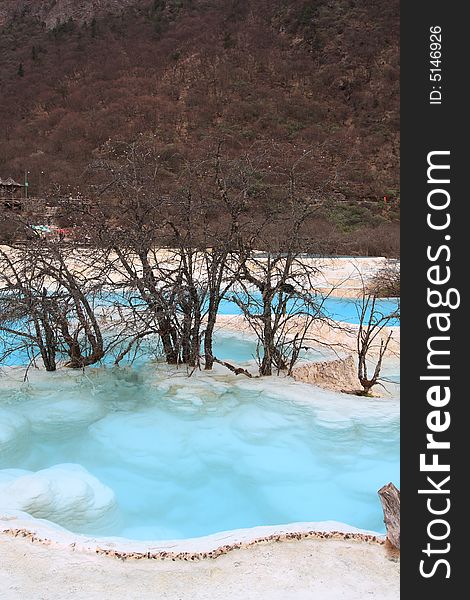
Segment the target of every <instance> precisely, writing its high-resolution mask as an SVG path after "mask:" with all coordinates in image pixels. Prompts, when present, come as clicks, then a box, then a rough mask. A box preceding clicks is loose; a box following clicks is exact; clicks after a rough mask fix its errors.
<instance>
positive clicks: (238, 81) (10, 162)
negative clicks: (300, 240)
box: [0, 0, 399, 237]
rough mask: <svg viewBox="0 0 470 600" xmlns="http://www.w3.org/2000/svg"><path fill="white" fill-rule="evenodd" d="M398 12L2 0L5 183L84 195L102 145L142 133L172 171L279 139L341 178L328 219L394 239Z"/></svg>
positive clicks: (370, 1) (201, 0)
mask: <svg viewBox="0 0 470 600" xmlns="http://www.w3.org/2000/svg"><path fill="white" fill-rule="evenodd" d="M398 16H399V5H398V1H397V0H392V1H391V2H390V1H387V0H362V1H360V0H307V1H306V0H102V1H86V0H80V1H77V2H72V1H71V0H56V1H52V0H44V1H38V2H26V1H24V0H16V1H14V0H6V1H3V2H2V3H1V5H0V26H1V36H0V82H1V90H2V102H1V104H0V176H1V177H8V176H12V177H13V178H15V179H17V180H20V181H22V178H23V174H24V172H25V170H26V171H29V173H30V174H29V180H30V186H31V187H30V190H31V192H32V193H33V194H34V193H36V194H39V195H42V194H44V193H46V192H49V191H50V190H51V189H56V190H58V189H60V190H61V191H64V190H68V189H71V190H76V189H77V188H79V189H86V186H87V183H88V182H87V177H88V175H87V174H88V172H89V171H88V169H87V167H88V166H89V165H90V162H91V161H93V159H94V157H95V156H96V154H97V153H99V151H100V148H102V147H103V144H105V143H108V144H109V143H112V142H114V141H123V140H124V141H131V140H135V139H136V137H138V136H140V135H141V134H142V135H145V136H149V135H150V136H153V138H154V139H155V140H157V141H158V144H159V147H160V148H161V153H162V155H167V156H171V157H178V160H176V162H175V164H174V166H173V168H174V169H178V165H181V164H182V163H183V162H184V161H195V160H197V159H198V157H205V156H207V153H208V152H210V151H211V149H212V148H214V147H215V146H217V144H219V143H220V142H222V143H223V145H224V151H225V152H226V153H227V154H228V155H230V156H232V157H235V156H238V155H242V154H244V153H251V154H253V153H255V154H256V152H257V148H263V150H262V151H263V152H266V148H268V147H269V146H270V145H273V146H275V148H276V150H275V155H276V156H277V157H279V156H282V157H284V158H285V160H286V164H287V163H288V162H290V164H292V163H294V162H295V160H297V157H298V156H300V155H302V153H312V156H314V157H315V161H314V164H313V165H312V168H314V169H315V170H316V178H317V180H321V178H325V179H329V180H330V181H333V182H334V183H333V184H332V185H329V187H328V190H329V191H328V194H329V197H327V198H325V200H326V204H327V206H328V208H326V209H325V210H323V212H322V213H321V215H319V218H321V219H323V220H325V221H327V222H328V223H329V224H330V225H331V226H333V227H335V228H337V229H338V230H339V231H341V232H350V231H353V230H364V231H366V230H367V229H369V228H370V227H379V228H382V230H383V231H387V232H389V233H390V235H392V232H393V235H394V236H395V237H396V222H397V220H398V205H397V202H396V199H397V198H398V197H399V190H398V187H399V183H398V182H399V154H398V153H399V137H398V127H399V123H398V107H399V85H398V77H399V64H398V61H399V52H398ZM260 151H261V150H260ZM384 197H386V201H385V202H384ZM333 199H334V200H338V199H339V200H340V203H335V204H334V206H330V204H328V202H329V201H333ZM364 201H366V202H364ZM361 228H362V229H361ZM384 228H385V229H384ZM364 231H363V233H364ZM364 235H365V234H364ZM367 235H368V234H367ZM387 235H388V234H387Z"/></svg>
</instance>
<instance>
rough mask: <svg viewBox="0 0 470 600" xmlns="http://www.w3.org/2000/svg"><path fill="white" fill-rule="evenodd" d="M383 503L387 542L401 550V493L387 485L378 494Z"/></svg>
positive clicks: (391, 484)
mask: <svg viewBox="0 0 470 600" xmlns="http://www.w3.org/2000/svg"><path fill="white" fill-rule="evenodd" d="M377 493H378V494H379V496H380V501H381V502H382V508H383V511H384V523H385V527H386V528H387V540H388V541H389V542H390V544H391V545H392V546H393V547H394V548H397V549H398V550H399V549H400V491H399V490H398V489H397V488H396V487H395V486H394V485H393V483H387V485H384V486H383V487H382V488H380V490H379V491H378V492H377Z"/></svg>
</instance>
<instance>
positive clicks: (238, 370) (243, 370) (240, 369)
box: [214, 356, 253, 379]
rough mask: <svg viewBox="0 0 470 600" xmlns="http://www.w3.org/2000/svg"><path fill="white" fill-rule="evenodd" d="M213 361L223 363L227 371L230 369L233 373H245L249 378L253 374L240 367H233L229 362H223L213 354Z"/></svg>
mask: <svg viewBox="0 0 470 600" xmlns="http://www.w3.org/2000/svg"><path fill="white" fill-rule="evenodd" d="M214 362H216V363H218V364H219V365H223V366H224V367H226V368H227V369H228V370H229V371H232V373H235V375H246V376H247V377H249V378H250V379H251V378H252V377H253V375H252V374H251V373H250V372H249V371H247V370H246V369H242V368H241V367H235V366H234V365H231V364H230V363H228V362H225V361H224V360H219V359H218V358H216V357H215V356H214Z"/></svg>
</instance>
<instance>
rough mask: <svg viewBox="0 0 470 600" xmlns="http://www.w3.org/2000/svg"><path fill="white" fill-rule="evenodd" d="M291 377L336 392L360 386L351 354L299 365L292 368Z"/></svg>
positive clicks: (350, 390)
mask: <svg viewBox="0 0 470 600" xmlns="http://www.w3.org/2000/svg"><path fill="white" fill-rule="evenodd" d="M292 377H293V378H294V379H295V380H296V381H302V382H303V383H310V384H313V385H318V386H319V387H323V388H326V389H329V390H335V391H338V392H342V391H348V392H352V391H356V390H358V389H359V388H360V384H359V381H358V378H357V372H356V364H355V362H354V359H353V357H352V356H347V357H346V358H338V359H336V360H327V361H322V362H314V363H308V364H304V365H301V366H299V367H296V368H295V369H294V370H293V372H292Z"/></svg>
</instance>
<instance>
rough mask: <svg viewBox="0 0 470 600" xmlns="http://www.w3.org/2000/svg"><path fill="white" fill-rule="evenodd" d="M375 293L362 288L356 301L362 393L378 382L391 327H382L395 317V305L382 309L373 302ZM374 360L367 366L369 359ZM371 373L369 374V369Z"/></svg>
mask: <svg viewBox="0 0 470 600" xmlns="http://www.w3.org/2000/svg"><path fill="white" fill-rule="evenodd" d="M377 302H378V298H377V296H376V295H375V294H368V293H367V292H365V291H364V293H363V296H362V298H361V300H360V301H359V302H358V304H357V311H358V316H359V327H358V330H357V336H356V348H357V357H358V363H357V376H358V378H359V382H360V384H361V386H362V392H361V393H362V395H364V396H367V395H369V394H370V392H371V390H372V388H373V387H374V385H376V384H377V383H378V382H379V379H380V372H381V369H382V362H383V358H384V356H385V353H386V352H387V348H388V346H389V344H390V340H391V339H392V335H393V331H388V332H387V331H386V330H385V328H386V327H387V326H389V325H390V324H391V323H392V322H393V321H395V320H396V319H398V318H399V308H398V305H397V308H396V309H395V310H392V311H391V312H387V313H386V314H385V313H383V312H382V311H381V310H380V309H379V308H378V306H377ZM370 361H373V362H374V363H375V364H374V366H373V367H372V368H371V369H370V368H369V364H368V363H369V362H370ZM370 372H371V373H372V374H371V375H370V374H369V373H370Z"/></svg>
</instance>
